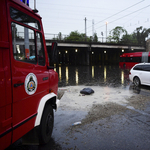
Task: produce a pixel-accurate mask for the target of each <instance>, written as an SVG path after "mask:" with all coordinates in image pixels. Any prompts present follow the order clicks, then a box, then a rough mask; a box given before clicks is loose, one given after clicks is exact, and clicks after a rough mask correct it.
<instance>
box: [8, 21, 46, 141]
mask: <svg viewBox="0 0 150 150" xmlns="http://www.w3.org/2000/svg"><path fill="white" fill-rule="evenodd" d="M11 26H12V32H13V33H14V34H13V35H12V43H13V46H12V48H13V49H12V51H13V58H12V84H13V129H14V130H13V142H14V141H16V140H17V139H18V138H20V137H22V136H23V135H24V134H26V133H27V132H28V131H30V130H31V129H32V128H33V127H34V123H35V118H36V115H37V108H38V104H39V101H40V99H41V98H42V96H44V95H45V94H46V92H48V87H49V74H48V70H47V67H46V65H45V54H44V49H43V43H42V36H41V35H42V34H41V33H40V32H39V33H38V32H35V31H34V30H33V29H30V28H27V27H24V26H21V25H19V24H16V23H12V25H11ZM16 32H17V35H18V34H19V33H20V32H23V33H22V34H20V36H19V37H16V34H15V33H16ZM27 51H28V54H27V53H26V52H27Z"/></svg>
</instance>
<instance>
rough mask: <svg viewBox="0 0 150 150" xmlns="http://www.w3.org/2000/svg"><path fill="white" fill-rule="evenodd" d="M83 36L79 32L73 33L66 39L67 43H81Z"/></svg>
mask: <svg viewBox="0 0 150 150" xmlns="http://www.w3.org/2000/svg"><path fill="white" fill-rule="evenodd" d="M81 37H82V36H81V35H80V33H78V31H73V32H71V33H70V35H69V36H68V37H67V38H66V40H67V41H81Z"/></svg>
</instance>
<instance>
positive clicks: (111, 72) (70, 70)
mask: <svg viewBox="0 0 150 150" xmlns="http://www.w3.org/2000/svg"><path fill="white" fill-rule="evenodd" d="M55 71H57V73H58V76H59V87H64V86H75V85H96V86H112V87H119V86H127V85H128V84H129V70H121V69H120V68H119V66H59V67H57V68H55Z"/></svg>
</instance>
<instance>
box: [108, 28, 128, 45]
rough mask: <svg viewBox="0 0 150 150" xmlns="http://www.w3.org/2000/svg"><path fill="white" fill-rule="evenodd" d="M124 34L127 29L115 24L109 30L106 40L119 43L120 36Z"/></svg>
mask: <svg viewBox="0 0 150 150" xmlns="http://www.w3.org/2000/svg"><path fill="white" fill-rule="evenodd" d="M126 34H127V31H126V30H125V29H124V28H123V27H120V26H117V27H115V28H114V29H113V30H111V31H110V36H109V37H108V41H109V42H112V40H113V42H115V43H119V42H120V41H121V37H122V36H123V35H126Z"/></svg>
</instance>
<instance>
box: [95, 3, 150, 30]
mask: <svg viewBox="0 0 150 150" xmlns="http://www.w3.org/2000/svg"><path fill="white" fill-rule="evenodd" d="M147 7H150V5H148V6H146V7H143V8H141V9H138V10H136V11H134V12H132V13H130V14H127V15H125V16H123V17H120V18H118V19H116V20H113V21H111V22H109V24H110V23H113V22H115V21H117V20H120V19H122V18H125V17H127V16H129V15H131V14H134V13H136V12H138V11H140V10H142V9H145V8H147ZM103 26H105V25H102V26H100V27H103ZM100 27H97V28H96V29H98V28H100Z"/></svg>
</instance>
